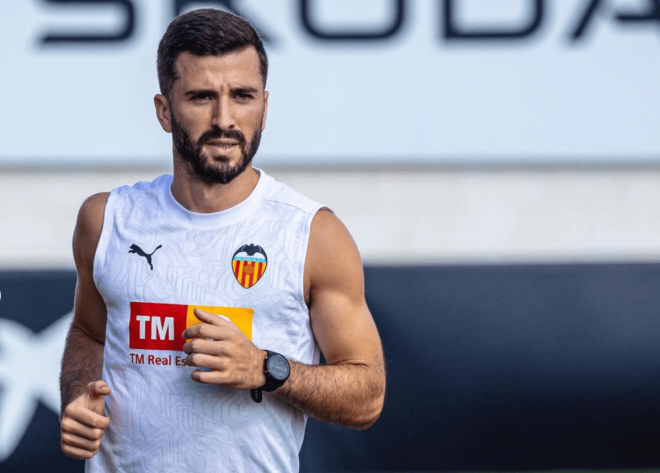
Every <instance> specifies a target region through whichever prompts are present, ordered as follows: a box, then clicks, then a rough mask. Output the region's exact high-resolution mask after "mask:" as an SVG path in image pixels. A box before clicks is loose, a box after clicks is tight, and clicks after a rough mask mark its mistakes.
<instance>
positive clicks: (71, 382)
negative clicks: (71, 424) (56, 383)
mask: <svg viewBox="0 0 660 473" xmlns="http://www.w3.org/2000/svg"><path fill="white" fill-rule="evenodd" d="M102 370H103V344H101V343H99V342H98V341H96V340H94V339H93V338H91V337H90V336H89V335H87V334H86V333H85V332H83V331H82V330H80V329H78V328H77V327H76V326H75V325H73V326H71V330H70V331H69V335H68V337H67V340H66V347H65V348H64V355H63V356H62V371H61V373H60V395H61V410H64V408H65V407H66V406H67V405H68V404H69V403H70V402H71V401H73V400H74V399H75V398H76V397H78V396H80V395H81V394H82V393H83V392H84V391H85V389H86V386H87V384H88V383H90V382H92V381H96V380H100V379H101V373H102Z"/></svg>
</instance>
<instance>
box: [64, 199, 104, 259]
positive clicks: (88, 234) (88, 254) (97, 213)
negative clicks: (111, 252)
mask: <svg viewBox="0 0 660 473" xmlns="http://www.w3.org/2000/svg"><path fill="white" fill-rule="evenodd" d="M109 195H110V193H109V192H101V193H98V194H94V195H92V196H91V197H88V198H87V199H86V200H85V202H83V204H82V205H81V206H80V211H79V212H78V220H77V222H76V229H75V231H74V234H73V254H74V257H75V260H76V265H77V266H80V264H81V263H82V264H85V265H87V264H91V260H93V259H94V253H95V252H96V247H97V245H98V242H99V238H100V237H101V230H102V229H103V216H104V213H105V206H106V203H107V202H108V196H109Z"/></svg>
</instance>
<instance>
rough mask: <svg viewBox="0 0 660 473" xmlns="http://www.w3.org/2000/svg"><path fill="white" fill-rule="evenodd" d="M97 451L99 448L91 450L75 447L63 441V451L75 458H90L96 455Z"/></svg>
mask: <svg viewBox="0 0 660 473" xmlns="http://www.w3.org/2000/svg"><path fill="white" fill-rule="evenodd" d="M96 452H98V449H96V450H94V451H90V450H86V449H84V448H78V447H73V446H71V445H66V444H64V443H62V453H64V454H65V455H68V456H70V457H72V458H75V459H76V460H89V459H90V458H92V457H93V456H94V455H96Z"/></svg>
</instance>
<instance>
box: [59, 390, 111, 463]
mask: <svg viewBox="0 0 660 473" xmlns="http://www.w3.org/2000/svg"><path fill="white" fill-rule="evenodd" d="M108 394H110V388H109V387H108V385H107V384H105V382H104V381H94V382H91V383H89V384H88V385H87V390H86V391H85V393H84V394H82V395H80V396H78V397H77V398H76V399H74V400H73V401H71V403H70V404H69V405H68V406H66V408H65V409H64V412H62V419H61V420H60V431H61V434H62V452H64V453H65V454H66V455H68V456H70V457H73V458H78V459H80V460H86V459H88V458H92V457H93V456H94V455H95V454H96V452H98V451H99V447H100V446H101V440H102V439H103V434H104V433H105V431H106V429H107V428H108V426H109V425H110V419H108V418H107V417H105V416H104V415H103V411H104V409H105V396H107V395H108Z"/></svg>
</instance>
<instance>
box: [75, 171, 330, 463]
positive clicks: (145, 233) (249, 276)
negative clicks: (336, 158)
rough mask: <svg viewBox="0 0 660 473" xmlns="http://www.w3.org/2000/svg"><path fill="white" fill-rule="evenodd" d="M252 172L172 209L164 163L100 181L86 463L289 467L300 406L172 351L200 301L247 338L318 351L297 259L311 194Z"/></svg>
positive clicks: (300, 352) (275, 347) (262, 344)
mask: <svg viewBox="0 0 660 473" xmlns="http://www.w3.org/2000/svg"><path fill="white" fill-rule="evenodd" d="M259 173H260V178H259V181H258V184H257V186H256V187H255V189H254V191H253V192H252V194H251V195H250V196H249V197H248V198H247V199H246V200H245V201H243V202H241V203H240V204H238V205H236V206H235V207H232V208H230V209H228V210H225V211H222V212H217V213H211V214H199V213H194V212H190V211H188V210H186V209H185V208H184V207H182V206H181V205H180V204H179V203H178V202H177V201H176V200H175V199H174V198H173V196H172V193H171V189H170V187H171V183H172V176H171V175H164V176H160V177H158V178H157V179H155V180H154V181H153V182H148V183H147V182H139V183H137V184H135V185H134V186H130V187H129V186H125V187H120V188H117V189H114V190H113V191H112V192H111V193H110V196H109V197H108V202H107V205H106V209H105V219H104V222H103V231H102V233H101V238H100V241H99V245H98V249H97V250H96V256H95V259H94V282H95V284H96V287H97V288H98V290H99V292H100V293H101V295H102V296H103V300H104V301H105V304H106V306H107V308H108V321H107V328H106V341H105V350H104V363H103V379H104V380H105V381H106V382H107V383H108V385H109V386H110V388H111V389H112V393H111V394H110V395H109V396H107V397H106V410H107V415H108V416H109V417H110V427H109V429H108V430H107V432H106V433H105V437H104V439H103V443H102V445H101V449H100V451H99V453H98V454H97V455H96V456H95V457H93V458H92V459H91V460H89V461H88V462H87V465H86V468H87V471H88V472H101V471H103V472H135V473H146V472H158V473H168V472H177V473H178V472H183V471H194V472H228V471H232V472H234V471H235V472H244V471H245V472H247V471H250V472H252V471H277V472H289V471H298V453H299V451H300V447H301V445H302V441H303V435H304V429H305V423H306V420H307V418H306V416H305V415H303V414H302V413H301V412H300V411H298V410H297V409H294V408H292V407H291V406H289V405H288V404H286V403H283V402H281V401H279V400H277V399H276V398H274V397H273V396H271V395H269V394H268V393H264V395H263V402H262V403H260V404H257V403H255V402H254V401H252V399H251V397H250V392H249V391H247V390H233V389H229V388H224V387H220V386H208V385H202V384H199V383H197V382H195V381H193V380H192V379H191V378H190V373H191V372H192V371H193V368H192V367H189V366H185V357H186V355H185V353H183V351H182V347H183V344H184V343H185V340H184V339H183V338H182V337H181V334H182V333H183V331H184V330H185V329H186V327H188V326H191V325H194V324H195V323H198V321H197V319H196V318H195V317H194V315H193V313H192V311H193V309H194V308H195V307H201V308H203V309H204V310H207V311H210V312H213V313H216V314H218V315H222V316H224V317H227V318H229V319H230V320H232V321H233V322H234V323H236V325H237V326H238V327H239V328H240V329H241V330H242V331H243V333H245V334H246V336H248V338H250V339H251V340H252V342H253V343H254V344H255V345H256V346H257V347H259V348H262V349H268V350H272V351H275V352H278V353H281V354H283V355H285V356H286V357H287V358H291V359H294V360H297V361H300V362H303V363H307V364H318V362H319V350H318V346H317V345H316V343H315V340H314V336H313V334H312V330H311V325H310V320H309V312H308V310H307V306H306V304H305V300H304V293H303V270H304V265H305V256H306V253H307V245H308V241H309V231H310V226H311V221H312V218H313V217H314V215H315V213H316V212H317V211H318V209H319V208H320V207H321V206H320V205H319V204H318V203H316V202H313V201H312V200H310V199H308V198H306V197H304V196H302V195H300V194H298V193H297V192H295V191H293V190H291V189H290V188H289V187H287V186H286V185H284V184H281V183H278V182H276V181H275V180H274V179H273V178H272V177H269V176H267V175H266V174H265V173H264V172H263V171H259Z"/></svg>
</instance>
